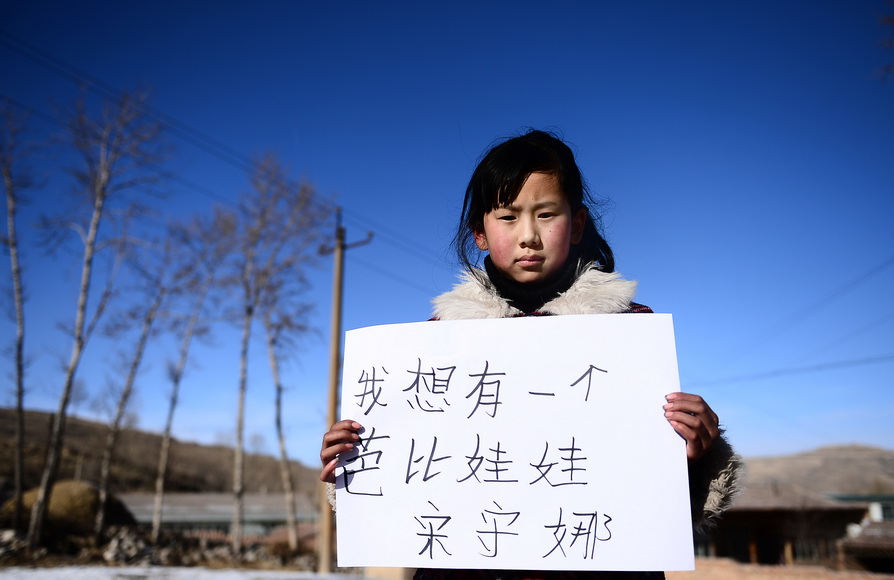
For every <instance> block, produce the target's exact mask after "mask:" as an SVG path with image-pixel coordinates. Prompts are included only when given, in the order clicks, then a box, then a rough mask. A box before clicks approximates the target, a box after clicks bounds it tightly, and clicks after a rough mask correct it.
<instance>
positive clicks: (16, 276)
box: [3, 135, 25, 530]
mask: <svg viewBox="0 0 894 580" xmlns="http://www.w3.org/2000/svg"><path fill="white" fill-rule="evenodd" d="M10 139H12V135H10ZM11 156H12V153H11V152H10V157H9V158H6V159H4V163H3V183H4V185H5V188H6V232H7V233H6V235H7V238H8V240H7V245H8V247H9V265H10V269H11V271H12V288H13V303H14V305H15V312H16V342H15V362H14V364H15V381H16V435H15V505H14V507H13V527H14V528H15V529H16V530H21V529H23V527H24V525H23V520H24V517H23V515H24V514H23V511H24V508H23V507H22V494H23V493H24V492H25V488H24V485H25V482H24V479H25V406H24V400H25V307H24V301H25V299H24V293H23V291H22V269H21V266H20V265H19V246H18V239H17V237H16V219H15V217H16V192H15V189H16V182H15V180H14V179H13V176H12V158H11Z"/></svg>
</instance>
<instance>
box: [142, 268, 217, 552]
mask: <svg viewBox="0 0 894 580" xmlns="http://www.w3.org/2000/svg"><path fill="white" fill-rule="evenodd" d="M207 291H208V287H207V286H206V287H205V289H204V290H203V292H202V294H201V296H200V298H199V299H198V300H197V301H196V304H195V306H194V309H193V312H192V314H191V315H190V318H189V322H188V323H187V325H186V330H185V331H184V333H183V342H182V343H181V345H180V358H179V359H178V361H177V366H176V367H175V368H174V370H173V372H172V373H171V399H170V404H169V405H168V416H167V419H166V420H165V431H164V435H163V436H162V439H161V451H160V452H159V454H158V471H157V472H156V473H157V474H156V476H155V501H154V503H153V506H152V543H153V544H157V543H158V536H159V534H160V533H161V510H162V506H163V504H164V493H165V475H166V473H167V471H168V456H169V454H170V451H171V432H172V431H173V429H174V411H175V410H176V409H177V401H178V399H179V397H180V380H181V379H182V378H183V371H184V369H186V361H187V360H188V358H189V346H190V343H191V342H192V336H193V332H194V331H195V328H196V326H197V325H198V323H199V316H200V315H201V311H202V306H203V305H204V303H205V296H206V294H207Z"/></svg>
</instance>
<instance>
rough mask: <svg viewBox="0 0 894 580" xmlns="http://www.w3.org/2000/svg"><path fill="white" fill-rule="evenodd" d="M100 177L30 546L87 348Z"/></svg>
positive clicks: (38, 530) (42, 516) (42, 517)
mask: <svg viewBox="0 0 894 580" xmlns="http://www.w3.org/2000/svg"><path fill="white" fill-rule="evenodd" d="M100 179H101V180H102V181H101V184H100V186H99V187H98V188H97V189H98V191H99V193H96V195H95V196H94V203H93V214H92V215H91V217H90V227H89V229H88V230H87V237H86V239H85V243H84V262H83V265H82V267H81V285H80V289H79V291H78V305H77V309H76V311H75V326H74V332H73V338H74V344H73V346H72V351H71V359H70V360H69V362H68V367H67V368H66V370H65V383H64V386H63V388H62V396H61V397H60V398H59V407H58V408H57V410H56V413H55V414H54V415H53V423H52V427H51V433H50V441H49V442H48V445H47V459H46V464H45V465H44V469H43V474H42V475H41V478H40V488H39V489H38V492H37V498H36V499H35V500H34V505H33V506H32V508H31V521H30V522H29V525H28V545H29V546H31V547H32V548H34V547H36V546H37V545H38V544H40V540H41V534H42V533H43V526H44V522H45V521H46V511H47V505H48V504H49V502H50V495H51V494H52V490H53V484H54V483H55V482H56V475H57V471H58V469H59V455H60V454H61V451H62V439H63V437H64V434H65V418H66V412H67V411H68V402H69V400H70V399H71V389H72V385H74V378H75V374H76V372H77V369H78V364H79V363H80V361H81V355H82V354H83V350H84V320H85V317H86V312H87V297H88V294H89V292H90V280H91V278H92V275H93V257H94V250H95V247H96V236H97V233H98V232H99V224H100V221H101V219H102V212H103V205H104V202H105V194H104V193H102V192H104V191H105V186H106V183H107V181H108V173H107V172H106V173H103V174H102V175H101V176H100Z"/></svg>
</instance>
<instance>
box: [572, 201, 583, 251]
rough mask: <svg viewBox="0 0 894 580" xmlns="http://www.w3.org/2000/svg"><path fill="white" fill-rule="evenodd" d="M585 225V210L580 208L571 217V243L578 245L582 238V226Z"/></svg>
mask: <svg viewBox="0 0 894 580" xmlns="http://www.w3.org/2000/svg"><path fill="white" fill-rule="evenodd" d="M586 223H587V210H586V209H584V208H580V209H579V210H577V213H576V214H574V215H573V216H571V243H572V244H579V243H580V241H581V239H582V238H583V237H584V226H585V225H586Z"/></svg>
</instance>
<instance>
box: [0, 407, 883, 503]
mask: <svg viewBox="0 0 894 580" xmlns="http://www.w3.org/2000/svg"><path fill="white" fill-rule="evenodd" d="M49 426H50V414H49V413H44V412H39V411H28V412H27V418H26V437H25V440H26V456H27V462H26V469H25V471H26V477H25V480H26V488H28V487H35V486H37V485H38V483H39V482H40V475H41V470H42V467H43V460H44V456H45V454H46V441H47V438H48V434H49ZM107 432H108V427H107V426H106V425H104V424H102V423H96V422H93V421H86V420H83V419H78V418H76V417H70V418H69V419H68V422H67V427H66V433H67V436H66V442H65V449H64V452H63V456H62V465H61V467H60V474H59V477H60V479H63V478H73V479H77V478H80V479H86V480H92V481H96V480H98V478H99V463H100V459H101V454H102V448H103V445H104V444H105V438H106V434H107ZM14 440H15V416H14V411H13V410H12V409H0V480H3V479H5V480H6V481H7V482H8V483H9V484H11V482H12V481H13V443H14ZM160 445H161V435H159V434H156V433H148V432H145V431H138V430H133V429H127V430H125V431H123V432H122V434H121V436H120V439H119V442H118V448H117V451H116V455H115V465H114V466H113V468H112V491H113V492H115V493H123V492H139V491H153V490H154V486H155V471H156V465H157V462H158V450H159V447H160ZM745 463H746V466H747V468H748V472H747V481H748V482H764V481H777V482H786V483H794V484H797V485H800V486H802V487H805V488H807V489H811V490H813V491H818V492H831V493H891V494H894V450H890V449H882V448H879V447H868V446H860V445H841V446H833V447H821V448H819V449H816V450H814V451H808V452H805V453H798V454H794V455H781V456H775V457H748V458H745ZM232 466H233V450H232V448H230V447H227V446H223V445H199V444H198V443H188V442H182V441H176V440H175V442H174V444H173V445H172V449H171V462H170V466H169V476H168V483H167V489H168V490H169V491H182V492H198V491H208V492H226V491H230V490H231V489H232ZM291 470H292V476H293V478H294V481H295V486H296V490H297V491H298V493H303V494H307V495H309V496H313V495H314V494H316V493H317V490H318V489H319V488H318V480H317V473H318V472H317V470H316V469H312V468H309V467H307V466H305V465H302V464H301V463H299V462H297V461H293V462H292V463H291ZM245 485H246V490H245V491H246V492H248V493H252V492H263V491H269V492H277V491H282V483H281V481H280V475H279V464H278V462H277V460H276V459H275V458H273V457H271V456H269V455H253V454H248V456H247V459H246V470H245ZM6 491H7V492H8V491H9V490H8V486H7V490H6ZM0 496H2V491H0Z"/></svg>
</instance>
